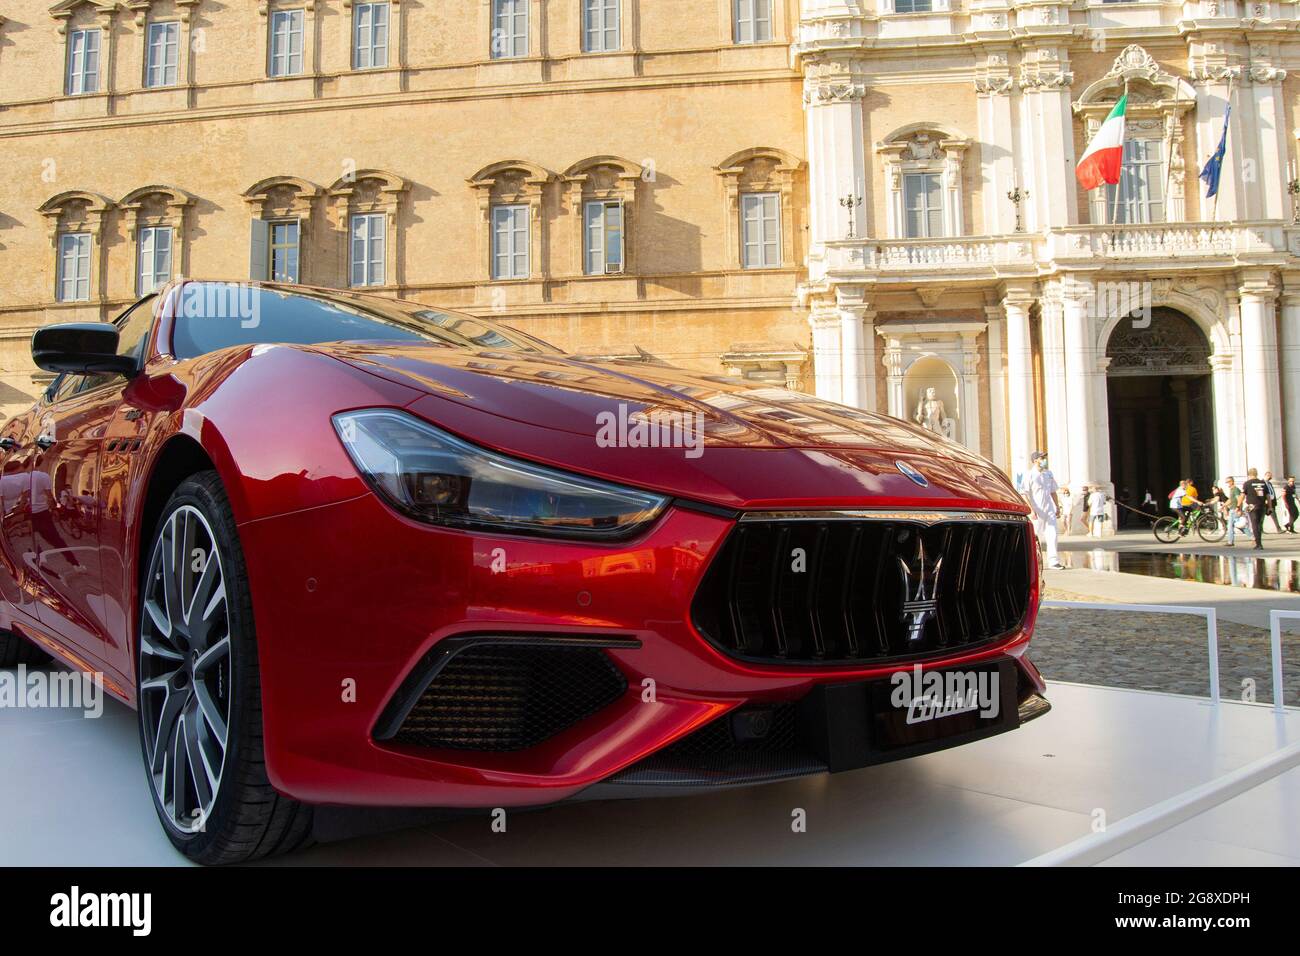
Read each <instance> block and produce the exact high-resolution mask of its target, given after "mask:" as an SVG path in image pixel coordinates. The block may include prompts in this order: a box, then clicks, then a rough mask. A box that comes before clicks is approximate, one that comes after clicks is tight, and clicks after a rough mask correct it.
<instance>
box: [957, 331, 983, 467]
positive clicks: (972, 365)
mask: <svg viewBox="0 0 1300 956" xmlns="http://www.w3.org/2000/svg"><path fill="white" fill-rule="evenodd" d="M975 339H976V334H975V333H963V334H962V337H961V418H962V425H961V431H962V435H961V441H962V444H963V445H965V446H966V447H967V448H969V449H970V450H971V451H973V452H975V454H977V455H978V454H979V453H980V393H979V388H980V380H979V370H980V353H979V349H978V348H977V347H976V343H975Z"/></svg>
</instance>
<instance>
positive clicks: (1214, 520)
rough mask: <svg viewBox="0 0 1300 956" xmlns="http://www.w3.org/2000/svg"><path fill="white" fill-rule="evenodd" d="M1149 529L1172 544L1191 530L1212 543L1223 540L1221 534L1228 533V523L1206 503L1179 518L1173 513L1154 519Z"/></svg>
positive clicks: (1157, 536)
mask: <svg viewBox="0 0 1300 956" xmlns="http://www.w3.org/2000/svg"><path fill="white" fill-rule="evenodd" d="M1151 530H1152V531H1153V532H1154V533H1155V536H1156V539H1157V540H1159V541H1162V542H1164V543H1165V544H1173V543H1174V542H1176V541H1178V540H1179V539H1180V538H1185V537H1187V535H1189V534H1191V533H1192V531H1195V532H1196V533H1197V534H1198V535H1200V536H1201V540H1202V541H1204V542H1205V543H1206V544H1214V543H1215V542H1216V541H1222V540H1223V536H1224V535H1226V534H1227V533H1228V525H1227V522H1225V521H1224V520H1223V519H1222V518H1220V517H1219V516H1218V515H1217V514H1215V513H1214V511H1213V510H1212V509H1211V508H1210V507H1209V506H1208V505H1197V506H1196V508H1194V509H1193V510H1192V512H1191V513H1190V514H1187V515H1184V516H1183V517H1182V519H1181V520H1180V519H1178V518H1175V517H1174V516H1173V515H1165V516H1164V517H1163V518H1160V519H1158V520H1157V521H1156V523H1155V525H1154V526H1153V527H1152V529H1151Z"/></svg>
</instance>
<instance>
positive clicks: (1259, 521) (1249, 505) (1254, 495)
mask: <svg viewBox="0 0 1300 956" xmlns="http://www.w3.org/2000/svg"><path fill="white" fill-rule="evenodd" d="M1246 475H1247V476H1248V477H1247V478H1246V480H1245V481H1244V482H1242V485H1241V490H1242V491H1243V492H1244V493H1245V495H1246V513H1247V514H1248V515H1250V528H1251V530H1252V531H1253V532H1254V533H1255V550H1256V551H1260V550H1262V549H1263V547H1264V514H1265V512H1266V511H1268V499H1269V490H1270V489H1269V486H1268V482H1266V481H1264V480H1263V479H1261V478H1260V477H1259V471H1258V470H1257V469H1255V468H1252V469H1250V471H1248V472H1246Z"/></svg>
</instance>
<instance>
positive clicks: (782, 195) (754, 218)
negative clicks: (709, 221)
mask: <svg viewBox="0 0 1300 956" xmlns="http://www.w3.org/2000/svg"><path fill="white" fill-rule="evenodd" d="M802 166H803V164H802V163H801V162H800V161H799V160H797V159H795V158H794V157H793V156H791V155H790V154H789V153H786V152H784V151H782V150H779V149H772V148H770V147H755V148H753V149H746V150H743V151H742V152H739V153H735V154H733V155H732V156H729V157H728V158H727V159H725V160H723V161H722V163H720V164H719V165H718V166H716V167H715V170H716V171H717V173H718V175H719V176H720V177H721V178H722V185H723V195H724V197H725V212H726V216H727V220H728V222H729V223H731V225H730V226H729V227H728V228H727V230H726V235H727V243H728V246H727V261H728V263H729V264H731V265H732V266H733V267H734V266H736V265H738V266H740V267H741V268H742V269H774V268H779V267H781V266H790V265H793V264H794V262H795V252H794V232H795V228H794V209H795V202H794V189H795V177H796V175H797V174H798V172H799V170H800V169H801V168H802Z"/></svg>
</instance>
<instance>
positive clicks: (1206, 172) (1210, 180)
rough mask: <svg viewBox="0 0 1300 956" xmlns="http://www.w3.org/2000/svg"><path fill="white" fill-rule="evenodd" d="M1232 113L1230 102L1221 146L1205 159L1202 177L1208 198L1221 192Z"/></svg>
mask: <svg viewBox="0 0 1300 956" xmlns="http://www.w3.org/2000/svg"><path fill="white" fill-rule="evenodd" d="M1231 115H1232V104H1231V103H1229V104H1228V108H1227V109H1226V110H1224V113H1223V135H1222V136H1220V137H1219V148H1218V149H1216V150H1215V151H1214V155H1213V156H1211V157H1210V158H1209V159H1207V160H1206V161H1205V166H1204V167H1203V168H1202V169H1201V179H1203V180H1205V185H1206V190H1205V198H1206V199H1209V198H1210V197H1211V196H1214V195H1216V194H1217V193H1218V192H1219V173H1221V172H1222V171H1223V154H1224V153H1226V152H1227V151H1228V117H1229V116H1231Z"/></svg>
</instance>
